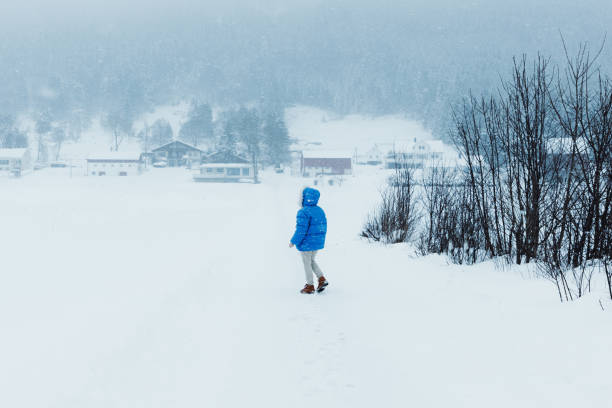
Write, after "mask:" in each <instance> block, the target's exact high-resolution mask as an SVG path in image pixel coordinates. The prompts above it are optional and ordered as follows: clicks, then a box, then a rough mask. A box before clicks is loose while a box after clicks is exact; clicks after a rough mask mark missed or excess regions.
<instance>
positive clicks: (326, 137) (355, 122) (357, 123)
mask: <svg viewBox="0 0 612 408" xmlns="http://www.w3.org/2000/svg"><path fill="white" fill-rule="evenodd" d="M285 120H286V121H287V127H288V128H289V132H290V135H291V137H292V138H294V139H296V140H298V141H299V143H300V145H301V146H303V147H306V148H317V147H320V148H325V149H329V150H345V149H348V150H350V151H354V150H357V153H358V154H362V153H365V152H366V151H368V150H369V149H371V148H372V146H373V145H374V144H378V145H379V146H385V147H387V148H391V147H393V146H394V145H395V146H397V147H398V148H401V146H404V145H407V144H409V143H411V142H413V141H414V139H415V138H416V139H418V140H426V139H431V138H432V135H431V133H429V132H428V131H427V130H426V129H425V128H424V127H423V126H422V125H421V124H420V123H419V122H417V121H413V120H409V119H406V118H404V117H401V116H398V115H388V116H377V117H367V116H363V115H347V116H338V115H335V114H333V113H332V112H329V111H325V110H321V109H317V108H313V107H308V106H298V107H294V108H289V109H287V110H286V114H285Z"/></svg>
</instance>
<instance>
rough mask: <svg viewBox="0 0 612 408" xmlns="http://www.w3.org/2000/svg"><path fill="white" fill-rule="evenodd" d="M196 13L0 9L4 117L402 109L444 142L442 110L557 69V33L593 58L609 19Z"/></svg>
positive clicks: (222, 7) (472, 8) (31, 6)
mask: <svg viewBox="0 0 612 408" xmlns="http://www.w3.org/2000/svg"><path fill="white" fill-rule="evenodd" d="M198 3H199V2H195V1H185V0H182V1H176V2H166V1H163V2H144V1H136V2H130V6H127V5H123V4H122V3H121V2H118V1H110V2H100V1H94V2H88V4H87V5H82V4H80V3H78V2H75V1H67V0H63V1H59V2H54V3H53V5H50V4H48V2H44V1H40V0H39V1H33V0H27V1H24V2H20V3H19V5H17V6H15V5H8V6H7V5H2V6H0V12H1V14H0V15H1V16H0V22H1V23H2V25H1V27H0V33H1V36H0V56H1V59H0V78H2V79H1V80H0V112H1V113H2V114H12V115H15V114H19V113H26V112H29V113H33V112H40V111H45V110H46V111H49V112H50V113H51V115H52V116H53V117H54V118H56V119H58V120H61V119H62V118H63V117H66V116H69V115H71V114H73V113H74V112H75V110H76V111H79V112H80V113H81V114H85V115H95V114H100V113H104V112H107V111H109V110H111V109H116V108H117V107H125V109H130V110H133V111H134V114H140V113H142V112H146V111H148V110H150V109H151V108H153V107H154V106H158V105H162V104H168V103H173V102H178V101H184V100H191V99H197V100H200V101H204V102H207V103H210V104H211V105H216V106H236V105H241V104H249V103H257V104H263V105H269V106H274V107H287V106H291V105H294V104H305V105H313V106H317V107H321V108H324V109H330V110H334V111H336V112H339V113H363V114H374V115H377V114H397V113H400V114H404V115H406V116H408V117H411V118H414V119H418V120H421V121H423V122H424V123H425V125H426V126H428V127H429V128H432V129H434V130H435V131H436V133H439V135H440V136H441V137H443V136H444V135H443V133H444V132H445V131H446V129H447V123H448V120H449V117H450V106H451V104H452V103H454V102H456V101H457V100H459V99H460V98H461V97H463V96H465V95H466V94H467V93H468V91H469V90H470V89H472V90H474V91H478V92H480V91H481V90H483V89H491V88H494V87H496V86H497V83H498V79H499V76H500V75H505V74H506V73H507V72H508V71H509V68H510V65H511V63H512V57H513V56H515V55H521V54H523V53H527V54H529V55H530V56H531V55H535V54H536V53H537V52H538V51H540V52H541V53H542V54H543V55H546V56H552V57H553V59H555V60H559V61H560V60H562V58H563V47H562V42H561V37H560V33H562V34H563V36H564V37H565V39H566V40H567V43H568V46H569V47H570V48H571V51H573V50H574V49H575V48H576V47H577V45H578V44H579V43H580V42H583V41H588V42H589V43H590V44H591V48H592V49H593V50H596V49H598V48H599V45H600V44H601V42H602V40H603V39H604V37H605V34H606V31H607V30H608V29H609V27H610V21H612V2H609V1H605V0H587V1H581V2H577V1H567V0H561V1H553V0H544V1H537V2H532V1H526V0H517V1H497V0H496V1H471V2H455V1H449V0H446V1H444V0H435V1H410V2H408V1H377V2H373V1H339V0H333V1H327V2H323V1H313V2H306V1H288V2H247V1H229V2H218V3H219V4H207V5H206V6H202V5H198ZM206 3H210V2H206ZM611 61H612V53H611V52H610V46H609V45H608V46H606V47H605V48H604V51H603V54H602V56H601V58H600V60H599V61H598V62H599V63H600V64H601V65H602V66H603V68H604V71H605V72H608V70H607V66H609V63H610V62H611Z"/></svg>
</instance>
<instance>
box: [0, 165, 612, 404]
mask: <svg viewBox="0 0 612 408" xmlns="http://www.w3.org/2000/svg"><path fill="white" fill-rule="evenodd" d="M383 177H384V175H383V174H379V173H376V172H373V171H372V172H366V171H365V170H360V171H359V172H358V174H357V176H356V177H353V178H349V179H348V180H347V181H346V182H345V183H344V184H343V185H342V186H341V187H337V186H334V187H332V186H326V187H323V188H322V199H321V202H320V204H321V206H322V207H323V208H324V209H325V210H326V211H327V214H328V219H329V234H328V243H327V248H326V249H325V250H324V251H323V252H322V253H321V254H320V257H319V261H320V264H321V266H322V268H323V270H324V272H325V273H326V275H327V277H328V279H329V281H330V287H329V289H328V290H327V291H326V292H324V293H323V294H321V295H315V296H305V295H300V294H299V293H298V290H299V289H300V288H301V287H302V286H303V284H304V279H303V273H302V266H301V263H300V260H299V257H298V254H297V253H296V251H295V250H293V249H289V248H288V247H287V243H288V240H289V238H290V236H291V233H292V229H293V226H294V222H295V219H294V217H295V211H296V210H297V201H298V200H297V194H298V190H299V188H300V187H301V186H302V183H303V180H301V179H298V178H292V177H289V176H284V175H276V174H271V173H270V174H269V173H265V174H264V175H263V183H262V184H259V185H252V184H198V183H193V182H192V181H191V179H190V176H189V174H188V173H187V172H186V171H185V170H182V169H154V171H151V172H148V173H145V174H144V175H142V176H140V177H133V178H112V177H102V178H94V177H82V176H80V175H78V176H75V177H73V178H69V177H68V170H67V169H45V170H42V171H41V172H37V173H35V174H32V175H29V176H27V177H23V178H21V179H8V178H6V177H0V192H1V193H0V194H1V195H0V225H1V232H0V254H1V255H0V277H1V283H0V328H1V335H0V406H1V407H10V408H20V407H28V408H42V407H57V408H60V407H61V408H68V407H75V408H77V407H78V408H84V407H87V408H90V407H100V408H102V407H104V408H109V407H125V408H139V407H142V408H145V407H146V408H151V407H241V408H242V407H283V408H285V407H313V406H320V407H376V406H377V407H445V408H446V407H470V408H476V407H483V408H485V407H486V408H490V407H538V408H541V407H557V408H559V407H602V408H603V407H609V406H610V395H611V393H612V379H611V377H610V367H611V366H612V347H611V346H610V344H611V342H612V320H611V319H612V314H611V313H612V304H611V302H609V301H604V302H603V306H604V307H605V308H606V311H605V312H602V310H601V308H600V305H599V302H598V301H599V298H600V297H601V298H602V299H603V296H598V295H591V296H587V297H586V298H584V299H582V300H580V301H577V302H574V303H569V304H561V303H560V302H559V301H558V299H557V297H556V293H555V290H554V288H553V287H552V285H551V284H550V283H548V282H546V281H543V280H539V279H534V278H532V277H531V275H530V274H529V271H528V269H525V268H523V269H518V268H514V269H512V270H500V269H496V268H495V267H494V265H493V264H492V263H485V264H481V265H477V266H473V267H467V266H455V265H449V264H448V263H447V262H446V260H445V259H444V258H443V257H436V256H429V257H425V258H417V257H415V256H414V255H413V254H414V251H413V250H411V249H410V248H409V247H407V246H395V247H382V246H378V245H372V244H368V243H366V242H364V241H362V240H360V239H359V238H358V233H359V230H360V227H361V224H362V222H363V219H364V217H365V214H366V213H367V212H368V210H370V209H371V208H372V207H373V205H374V204H375V203H376V201H377V194H378V188H379V185H380V181H381V179H382V178H383Z"/></svg>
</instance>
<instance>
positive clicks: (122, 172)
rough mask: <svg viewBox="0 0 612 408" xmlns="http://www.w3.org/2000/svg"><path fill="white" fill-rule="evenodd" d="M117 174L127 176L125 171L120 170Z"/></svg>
mask: <svg viewBox="0 0 612 408" xmlns="http://www.w3.org/2000/svg"><path fill="white" fill-rule="evenodd" d="M119 175H120V176H127V171H120V172H119Z"/></svg>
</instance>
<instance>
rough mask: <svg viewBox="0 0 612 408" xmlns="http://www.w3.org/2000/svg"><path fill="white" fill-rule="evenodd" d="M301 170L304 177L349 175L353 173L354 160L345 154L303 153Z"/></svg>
mask: <svg viewBox="0 0 612 408" xmlns="http://www.w3.org/2000/svg"><path fill="white" fill-rule="evenodd" d="M300 168H301V172H302V176H303V177H316V176H320V175H333V176H339V175H348V174H352V173H353V159H352V157H351V154H349V153H345V152H323V151H305V152H302V157H301V163H300Z"/></svg>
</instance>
